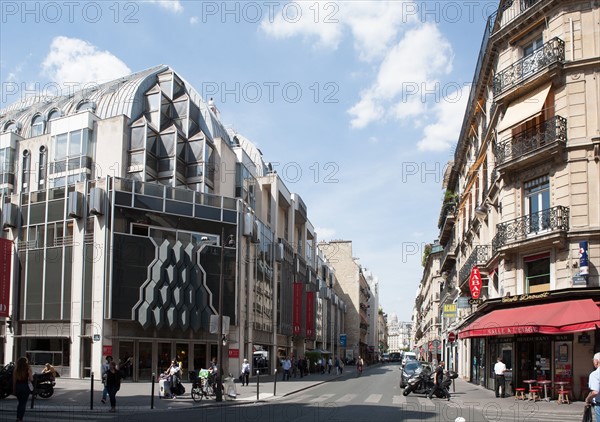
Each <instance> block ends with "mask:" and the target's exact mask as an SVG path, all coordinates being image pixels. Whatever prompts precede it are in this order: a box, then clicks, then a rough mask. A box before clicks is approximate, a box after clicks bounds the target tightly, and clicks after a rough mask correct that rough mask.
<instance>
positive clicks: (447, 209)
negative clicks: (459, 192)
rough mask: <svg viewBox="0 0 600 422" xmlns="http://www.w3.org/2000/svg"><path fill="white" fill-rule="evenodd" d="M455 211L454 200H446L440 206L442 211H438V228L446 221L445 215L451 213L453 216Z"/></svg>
mask: <svg viewBox="0 0 600 422" xmlns="http://www.w3.org/2000/svg"><path fill="white" fill-rule="evenodd" d="M455 211H456V202H446V203H445V204H444V206H443V208H442V212H441V213H440V218H439V220H438V228H439V229H441V228H442V226H443V225H444V223H445V222H446V217H448V214H451V215H452V216H453V217H454V212H455Z"/></svg>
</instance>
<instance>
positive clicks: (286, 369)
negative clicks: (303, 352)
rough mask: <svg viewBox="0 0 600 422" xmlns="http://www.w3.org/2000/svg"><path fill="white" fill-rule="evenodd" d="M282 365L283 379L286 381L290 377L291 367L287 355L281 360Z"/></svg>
mask: <svg viewBox="0 0 600 422" xmlns="http://www.w3.org/2000/svg"><path fill="white" fill-rule="evenodd" d="M282 367H283V380H284V381H287V380H289V379H290V369H291V368H292V362H291V361H290V358H289V357H288V356H286V358H285V360H284V361H283V364H282Z"/></svg>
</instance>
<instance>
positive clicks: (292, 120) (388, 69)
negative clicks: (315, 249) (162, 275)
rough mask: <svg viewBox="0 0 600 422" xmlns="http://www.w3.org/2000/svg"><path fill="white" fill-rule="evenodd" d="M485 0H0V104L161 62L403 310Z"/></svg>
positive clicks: (427, 235) (489, 8) (435, 210)
mask: <svg viewBox="0 0 600 422" xmlns="http://www.w3.org/2000/svg"><path fill="white" fill-rule="evenodd" d="M496 6H497V0H494V1H481V2H477V1H456V2H455V1H439V2H437V1H421V2H418V1H417V2H410V1H347V2H340V1H313V0H310V1H297V2H284V1H264V2H263V1H258V2H234V1H228V2H222V1H152V2H150V1H148V2H135V1H124V2H112V1H110V2H61V1H58V2H28V3H24V2H20V1H3V2H2V3H0V7H1V8H2V9H1V11H2V14H1V25H0V81H1V83H2V91H1V94H2V97H1V98H0V107H4V106H7V105H9V104H11V103H13V102H15V101H17V100H20V99H22V98H23V97H25V96H27V95H32V92H34V91H35V89H38V90H41V91H42V93H46V94H52V93H55V92H56V91H57V89H56V87H57V86H59V87H61V89H63V90H64V91H65V92H66V91H67V90H68V89H69V87H71V86H84V84H85V83H87V82H90V81H101V82H104V81H107V80H111V79H114V78H117V77H119V76H122V75H124V74H128V73H131V72H135V71H140V70H143V69H146V68H149V67H152V66H155V65H158V64H167V65H170V66H171V67H173V68H174V69H175V70H176V71H177V72H178V73H179V74H180V75H181V76H182V77H183V78H184V79H186V80H187V81H188V82H190V83H191V84H192V85H193V86H194V87H195V88H196V89H197V90H198V91H199V92H200V94H201V95H202V96H203V97H204V98H205V99H207V98H208V97H210V96H212V97H214V99H215V102H216V105H217V107H218V108H219V110H220V112H221V120H222V121H223V123H224V124H225V125H226V126H227V127H232V128H233V129H234V130H236V131H238V132H239V133H241V134H242V135H244V136H245V137H247V138H248V139H250V140H252V141H253V142H254V143H255V144H256V145H257V146H258V147H259V148H260V149H261V151H262V152H263V154H264V158H265V160H266V161H270V162H272V163H273V165H274V167H275V168H276V169H277V170H278V172H279V174H280V175H281V176H282V178H283V179H284V181H285V182H286V184H287V186H288V188H289V189H290V190H291V191H293V192H296V193H298V194H299V195H300V196H301V197H302V198H303V200H304V201H305V203H306V205H307V207H308V212H309V217H310V219H311V222H312V223H313V225H314V226H315V227H316V230H317V232H318V236H319V239H321V240H331V239H345V240H352V241H353V254H354V256H355V257H358V258H360V261H359V262H360V264H361V265H362V266H363V267H366V268H367V269H368V270H369V271H371V272H372V273H373V274H374V275H375V276H376V277H378V279H379V282H380V286H381V294H380V303H381V305H382V306H383V308H384V310H385V311H386V312H387V313H392V312H395V313H396V314H397V315H398V317H399V319H400V320H401V321H402V320H404V321H408V320H410V317H411V311H412V306H413V303H414V297H415V292H416V289H417V286H418V283H419V280H420V278H421V276H422V271H423V269H422V267H421V255H422V250H423V247H424V245H425V244H426V243H428V242H432V241H433V240H434V239H435V238H436V236H437V234H438V228H437V220H438V216H439V211H440V205H441V200H442V197H443V191H442V187H441V180H442V176H443V171H444V168H445V166H446V163H447V162H448V160H449V159H451V158H452V155H453V146H454V144H455V143H456V140H457V137H458V133H459V130H460V125H461V124H462V118H463V113H464V109H465V104H466V99H467V97H468V93H469V85H470V82H471V81H472V78H473V72H474V67H475V62H476V59H477V55H478V53H479V47H480V43H481V39H482V36H483V30H484V27H485V18H486V17H487V16H488V15H489V14H490V13H492V12H493V11H494V10H495V8H496Z"/></svg>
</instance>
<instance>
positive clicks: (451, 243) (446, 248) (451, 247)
mask: <svg viewBox="0 0 600 422" xmlns="http://www.w3.org/2000/svg"><path fill="white" fill-rule="evenodd" d="M455 249H456V243H454V239H450V240H449V241H448V243H446V246H444V252H443V253H442V259H441V260H440V262H441V263H442V266H444V263H445V262H446V258H447V257H448V255H449V254H450V253H452V255H454V250H455Z"/></svg>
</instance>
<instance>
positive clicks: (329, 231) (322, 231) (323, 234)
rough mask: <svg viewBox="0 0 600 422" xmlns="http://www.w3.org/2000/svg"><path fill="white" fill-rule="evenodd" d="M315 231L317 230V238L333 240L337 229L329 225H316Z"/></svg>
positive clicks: (319, 239)
mask: <svg viewBox="0 0 600 422" xmlns="http://www.w3.org/2000/svg"><path fill="white" fill-rule="evenodd" d="M315 231H316V232H317V240H318V241H322V240H332V239H334V236H335V229H333V228H330V227H329V228H328V227H316V228H315Z"/></svg>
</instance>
